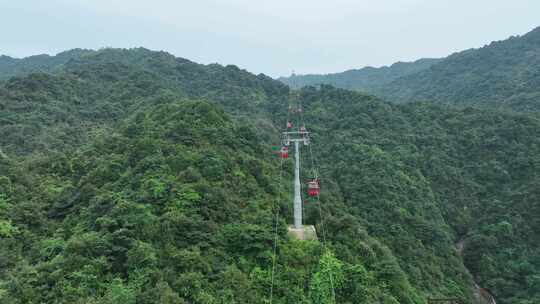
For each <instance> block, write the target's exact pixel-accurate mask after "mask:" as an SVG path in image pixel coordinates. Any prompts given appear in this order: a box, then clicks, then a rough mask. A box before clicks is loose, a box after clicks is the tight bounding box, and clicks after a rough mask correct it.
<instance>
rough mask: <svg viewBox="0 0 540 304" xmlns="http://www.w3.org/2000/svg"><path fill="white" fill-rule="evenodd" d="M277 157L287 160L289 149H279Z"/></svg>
mask: <svg viewBox="0 0 540 304" xmlns="http://www.w3.org/2000/svg"><path fill="white" fill-rule="evenodd" d="M279 156H280V157H281V158H289V147H285V146H283V147H281V150H279Z"/></svg>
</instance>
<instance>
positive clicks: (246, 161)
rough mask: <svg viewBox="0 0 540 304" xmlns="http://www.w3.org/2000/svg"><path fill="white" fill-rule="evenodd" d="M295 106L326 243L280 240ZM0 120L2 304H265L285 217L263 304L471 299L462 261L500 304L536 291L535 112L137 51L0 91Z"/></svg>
mask: <svg viewBox="0 0 540 304" xmlns="http://www.w3.org/2000/svg"><path fill="white" fill-rule="evenodd" d="M298 100H300V101H301V103H302V104H303V105H304V106H305V114H304V116H305V119H306V121H307V123H308V128H310V130H312V131H313V132H314V135H313V138H312V139H313V145H312V149H313V155H314V158H313V159H314V160H315V163H317V164H319V166H320V172H321V175H322V179H323V192H322V196H321V201H322V211H323V212H322V214H323V217H324V219H321V217H320V213H319V210H318V206H317V205H316V204H315V202H313V201H308V202H307V203H306V210H305V211H306V222H307V223H309V224H315V225H316V226H317V229H318V231H319V236H320V237H322V231H323V225H322V224H323V223H324V228H325V230H326V237H327V240H328V244H327V245H328V248H327V249H325V248H324V246H323V244H322V243H310V242H307V243H304V242H297V241H293V240H290V239H289V238H288V237H287V235H286V233H285V232H286V223H288V222H291V218H290V217H291V213H292V211H291V210H290V209H291V206H290V203H289V200H290V192H291V191H290V190H291V189H290V186H291V185H290V184H291V183H290V182H288V181H289V180H290V178H291V177H290V173H291V171H292V166H291V165H292V163H291V162H290V161H286V162H285V163H284V164H283V168H284V175H283V179H282V184H281V185H282V186H280V179H279V176H280V173H279V172H280V164H279V161H278V160H277V159H276V157H275V155H273V154H272V153H271V152H270V151H271V145H272V144H274V143H276V142H277V140H278V139H277V136H278V134H279V131H278V130H279V129H280V127H279V126H282V125H284V117H285V112H286V109H287V105H288V104H289V102H296V101H298ZM0 109H1V110H2V111H0V115H1V116H0V132H1V135H2V136H0V149H1V150H2V151H3V153H0V169H1V170H0V193H1V195H0V243H1V244H0V245H1V246H0V265H1V266H0V269H1V270H0V300H1V301H0V302H2V303H41V302H45V303H47V302H57V303H118V302H122V303H155V302H156V299H160V301H161V302H163V303H260V302H261V301H264V300H263V299H267V298H268V296H269V290H270V277H271V271H270V270H271V265H272V249H273V248H272V245H273V212H274V211H277V210H279V211H280V214H281V220H280V222H279V226H278V232H279V238H278V239H279V243H278V247H277V248H278V250H277V253H278V256H277V267H276V272H275V273H276V277H275V288H274V299H273V300H274V303H332V300H331V292H330V288H329V287H330V282H329V277H330V276H329V275H328V274H329V273H332V274H333V275H332V278H335V279H336V280H335V282H333V283H335V287H336V299H337V303H425V301H426V298H427V297H428V296H457V297H460V298H463V299H465V300H467V302H468V303H472V294H473V284H472V280H471V277H470V275H469V274H468V272H467V270H466V269H465V267H464V264H466V265H467V266H468V268H469V269H470V271H471V272H472V274H473V275H474V276H475V278H476V280H477V281H478V282H479V283H480V285H481V286H483V287H487V288H488V289H489V290H490V291H491V292H492V293H493V294H494V295H495V296H496V298H497V300H498V303H503V304H505V303H521V304H525V303H527V304H528V303H535V302H537V301H538V300H539V299H540V294H539V292H538V290H537V287H536V286H537V284H536V281H537V277H538V276H539V275H540V265H539V264H538V261H539V256H540V255H539V250H538V246H537V245H536V244H538V242H537V240H536V239H537V235H538V229H539V227H540V226H539V225H540V223H538V221H537V220H536V219H535V218H534V215H535V213H534V212H535V210H536V209H538V206H537V202H538V199H537V198H538V193H537V190H538V187H537V186H538V183H539V182H538V176H537V172H540V171H539V169H540V168H539V167H540V159H539V155H540V153H539V152H540V151H539V150H540V143H539V140H540V139H539V138H538V136H537V134H540V123H539V120H538V117H535V116H533V115H528V114H509V113H505V112H502V111H496V110H491V111H485V110H478V109H454V108H451V107H448V106H440V105H432V104H423V103H410V104H405V105H393V104H389V103H386V102H382V101H380V100H378V99H377V98H375V97H372V96H368V95H363V94H360V93H354V92H350V91H346V90H340V89H334V88H332V87H328V86H323V87H321V88H320V89H315V88H306V89H304V90H302V91H300V92H299V94H293V95H291V96H289V92H288V89H287V87H286V86H284V85H283V84H280V83H279V82H277V81H274V80H272V79H270V78H268V77H266V76H264V75H258V76H255V75H252V74H250V73H248V72H246V71H242V70H240V69H238V68H236V67H234V66H227V67H223V66H219V65H199V64H196V63H193V62H190V61H188V60H185V59H181V58H174V57H173V56H171V55H169V54H167V53H163V52H151V51H148V50H145V49H133V50H114V49H109V50H102V51H99V52H95V53H92V54H89V55H87V56H83V57H80V58H74V59H72V60H70V61H68V62H67V63H66V64H64V65H63V66H62V67H61V68H60V69H58V70H56V71H55V72H54V73H53V74H31V75H28V76H22V77H17V78H12V79H9V80H8V81H7V82H5V83H4V84H3V85H2V86H1V87H0ZM305 152H306V153H304V157H306V159H304V161H303V163H305V164H309V163H310V161H311V159H309V158H308V156H310V154H309V153H307V150H306V151H305ZM304 174H309V173H308V172H304ZM285 181H287V182H285ZM508 210H511V212H507V211H508ZM458 242H463V243H464V244H465V249H464V251H463V254H464V260H463V259H462V257H461V256H460V254H459V253H458V251H457V250H456V248H455V243H458Z"/></svg>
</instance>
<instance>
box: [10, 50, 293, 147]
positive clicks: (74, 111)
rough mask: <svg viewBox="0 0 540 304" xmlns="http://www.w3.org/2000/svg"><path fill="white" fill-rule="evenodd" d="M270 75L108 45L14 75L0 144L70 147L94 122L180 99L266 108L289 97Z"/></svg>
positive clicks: (239, 109) (234, 108)
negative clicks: (47, 70) (56, 64)
mask: <svg viewBox="0 0 540 304" xmlns="http://www.w3.org/2000/svg"><path fill="white" fill-rule="evenodd" d="M269 80H270V78H269V77H266V76H264V75H259V76H254V75H252V74H250V73H248V72H246V71H243V70H240V69H238V68H237V67H235V66H227V67H222V66H219V65H216V64H214V65H201V64H197V63H194V62H191V61H189V60H186V59H182V58H175V57H174V56H172V55H170V54H167V53H165V52H153V51H149V50H146V49H143V48H138V49H131V50H120V49H104V50H101V51H98V52H93V53H91V54H89V55H87V56H82V57H78V58H72V59H71V60H69V61H68V62H66V63H65V64H63V66H62V67H61V68H59V69H56V70H55V72H54V73H52V74H50V73H48V74H45V73H34V74H30V75H27V76H20V77H13V78H11V79H9V80H7V81H6V82H5V84H4V85H3V86H0V109H2V112H0V122H1V123H0V135H1V136H0V144H1V145H2V147H3V149H4V151H5V152H11V151H16V152H17V154H21V153H22V154H24V153H30V152H32V151H33V150H34V149H36V147H38V146H40V149H57V148H59V147H61V146H62V145H64V144H67V146H71V145H73V143H76V142H79V143H80V141H81V140H84V138H85V137H86V135H88V134H90V133H91V132H87V131H88V129H89V128H90V129H93V128H94V127H96V128H104V127H108V126H109V125H110V123H114V122H116V121H118V120H119V119H122V118H124V117H126V115H128V114H129V113H132V112H133V111H134V110H135V109H137V108H139V107H141V106H144V105H148V104H154V103H159V102H161V101H163V100H171V99H175V98H182V97H192V98H207V99H212V100H213V101H214V102H218V103H220V104H221V105H222V106H223V107H225V108H227V109H228V110H229V111H230V112H231V113H245V112H246V111H248V112H253V113H256V112H257V111H261V110H264V109H266V108H264V107H260V105H261V104H264V105H265V106H268V107H271V106H272V103H275V101H276V100H278V99H281V100H283V98H285V96H286V95H287V92H288V91H287V88H286V87H285V86H284V85H281V84H280V83H278V82H275V81H269ZM268 109H269V108H268ZM57 138H61V142H58V141H57Z"/></svg>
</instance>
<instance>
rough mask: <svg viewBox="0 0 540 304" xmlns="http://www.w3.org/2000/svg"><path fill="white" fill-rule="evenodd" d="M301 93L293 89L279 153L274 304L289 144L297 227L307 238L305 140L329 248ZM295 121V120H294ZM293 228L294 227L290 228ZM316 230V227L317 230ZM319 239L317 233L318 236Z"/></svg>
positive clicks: (310, 184)
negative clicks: (302, 154) (303, 175)
mask: <svg viewBox="0 0 540 304" xmlns="http://www.w3.org/2000/svg"><path fill="white" fill-rule="evenodd" d="M301 99H302V98H301V96H299V95H298V93H297V92H294V91H292V92H291V94H290V96H289V104H288V111H287V119H286V122H285V128H284V129H285V130H284V132H282V133H281V134H282V140H281V147H280V150H279V156H280V169H279V170H280V171H279V180H278V194H277V195H278V197H277V199H276V200H274V204H273V208H274V209H275V213H276V214H275V223H274V231H273V232H274V246H273V255H272V270H271V286H270V297H269V300H270V301H269V303H270V304H272V301H273V296H274V280H275V275H276V266H277V243H278V239H279V238H278V226H279V218H280V215H279V211H280V207H281V199H282V197H281V190H282V180H283V162H284V160H285V159H287V158H289V146H290V145H291V143H293V144H294V147H295V157H294V159H295V180H294V188H295V192H294V193H295V194H294V219H295V220H294V223H295V224H294V228H295V229H297V230H300V231H302V237H301V239H305V238H304V237H305V234H304V233H305V230H304V229H305V228H304V216H302V214H305V212H304V204H303V203H302V201H303V199H302V196H303V193H304V191H303V190H304V187H303V186H304V184H303V183H301V182H299V180H300V157H299V147H300V146H299V143H303V144H304V145H305V146H309V147H308V148H309V154H308V158H309V159H310V163H311V174H312V176H313V177H312V178H310V179H309V180H308V181H307V182H306V188H305V189H307V195H308V196H309V197H312V198H316V205H317V207H318V210H319V218H320V227H321V233H322V241H323V248H324V250H325V252H327V251H328V246H327V241H326V229H325V225H324V224H325V223H324V222H325V219H324V216H323V210H322V204H321V200H320V177H319V171H318V170H317V167H316V165H317V162H316V160H315V157H314V154H313V149H312V147H311V145H310V144H309V143H310V134H311V133H310V132H309V131H308V130H307V129H306V124H305V121H304V113H303V112H304V110H303V108H302V101H301ZM294 102H296V104H294V105H293V103H294ZM291 114H296V115H295V116H294V119H291V117H290V116H291ZM293 120H294V122H293ZM276 201H277V203H278V206H277V208H275V207H276V206H275V202H276ZM289 229H291V228H289ZM289 231H291V230H289ZM314 232H315V230H314ZM315 239H316V235H315ZM329 280H330V287H331V289H332V298H333V302H334V303H335V302H336V292H335V288H334V278H333V275H332V273H331V272H330V273H329Z"/></svg>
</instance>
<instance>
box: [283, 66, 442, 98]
mask: <svg viewBox="0 0 540 304" xmlns="http://www.w3.org/2000/svg"><path fill="white" fill-rule="evenodd" d="M439 61H441V59H435V58H423V59H419V60H416V61H414V62H397V63H394V64H392V65H391V66H384V67H380V68H374V67H365V68H361V69H356V70H348V71H345V72H341V73H333V74H325V75H317V74H308V75H294V74H293V75H291V76H289V77H280V78H279V79H278V80H279V81H281V82H283V83H285V84H287V85H288V86H290V87H291V88H295V89H299V88H302V87H305V86H317V85H321V84H329V85H332V86H334V87H336V88H342V89H348V90H356V91H364V92H372V91H375V90H377V89H380V88H381V87H382V86H384V85H385V84H388V83H390V82H392V81H394V80H396V79H398V78H400V77H403V76H407V75H411V74H414V73H417V72H419V71H422V70H425V69H428V68H429V67H431V66H432V65H434V64H435V63H437V62H439Z"/></svg>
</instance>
